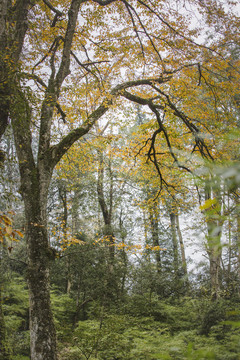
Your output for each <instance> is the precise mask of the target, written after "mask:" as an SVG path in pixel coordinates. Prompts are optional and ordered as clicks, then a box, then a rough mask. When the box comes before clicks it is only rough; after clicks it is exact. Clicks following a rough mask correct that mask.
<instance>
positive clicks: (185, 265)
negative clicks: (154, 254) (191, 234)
mask: <svg viewBox="0 0 240 360" xmlns="http://www.w3.org/2000/svg"><path fill="white" fill-rule="evenodd" d="M175 216H176V229H177V234H178V239H179V244H180V252H181V259H182V269H183V274H184V278H185V279H184V280H185V281H184V282H185V284H186V286H187V287H188V286H189V282H188V271H187V261H186V255H185V247H184V243H183V238H182V232H181V229H180V224H179V216H178V214H176V215H175Z"/></svg>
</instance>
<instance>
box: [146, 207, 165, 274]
mask: <svg viewBox="0 0 240 360" xmlns="http://www.w3.org/2000/svg"><path fill="white" fill-rule="evenodd" d="M149 219H150V225H151V233H152V244H153V246H159V226H158V206H157V203H156V201H154V202H153V204H152V205H151V207H150V209H149ZM154 252H155V259H156V264H157V273H158V274H160V273H161V270H162V263H161V255H160V250H154Z"/></svg>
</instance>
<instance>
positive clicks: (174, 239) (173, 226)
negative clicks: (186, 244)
mask: <svg viewBox="0 0 240 360" xmlns="http://www.w3.org/2000/svg"><path fill="white" fill-rule="evenodd" d="M169 217H170V222H171V232H172V244H173V268H174V274H175V279H177V278H178V269H179V259H178V242H177V233H176V215H175V213H174V212H173V211H172V210H171V211H170V214H169Z"/></svg>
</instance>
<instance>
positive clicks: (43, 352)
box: [24, 184, 57, 360]
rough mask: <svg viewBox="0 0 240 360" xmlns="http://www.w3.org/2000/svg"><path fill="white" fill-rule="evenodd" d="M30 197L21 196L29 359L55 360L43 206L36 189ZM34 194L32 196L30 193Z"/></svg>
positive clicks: (49, 256) (48, 261)
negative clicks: (29, 347)
mask: <svg viewBox="0 0 240 360" xmlns="http://www.w3.org/2000/svg"><path fill="white" fill-rule="evenodd" d="M34 192H35V194H36V195H35V199H34V201H33V195H32V196H30V195H26V194H24V200H25V215H26V221H27V224H26V237H27V248H28V259H29V263H28V286H29V300H30V301H29V306H30V339H31V359H33V360H56V359H57V355H56V333H55V327H54V322H53V315H52V311H51V305H50V285H49V267H50V261H51V260H53V258H54V256H53V253H52V252H51V249H50V248H49V244H48V236H47V227H46V219H45V218H43V216H42V214H45V209H43V207H44V204H43V203H42V202H41V201H39V200H40V199H39V198H37V197H38V196H37V194H39V193H40V191H39V187H38V188H37V184H36V185H35V189H34ZM33 194H34V193H33Z"/></svg>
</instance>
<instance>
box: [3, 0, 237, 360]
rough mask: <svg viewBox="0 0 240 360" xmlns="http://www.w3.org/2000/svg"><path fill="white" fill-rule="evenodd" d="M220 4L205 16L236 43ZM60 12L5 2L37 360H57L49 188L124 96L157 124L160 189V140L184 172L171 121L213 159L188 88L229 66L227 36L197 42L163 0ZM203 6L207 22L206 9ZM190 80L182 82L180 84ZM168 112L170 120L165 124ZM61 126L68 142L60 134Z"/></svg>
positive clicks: (78, 4) (7, 108) (102, 2)
mask: <svg viewBox="0 0 240 360" xmlns="http://www.w3.org/2000/svg"><path fill="white" fill-rule="evenodd" d="M212 3H214V7H213V10H212V13H214V15H215V16H214V17H213V19H212V18H210V17H209V16H207V17H206V21H207V24H208V26H209V27H212V28H214V26H215V23H214V21H216V22H218V23H220V21H221V23H224V24H225V27H224V29H226V26H227V24H228V25H229V28H230V25H231V31H230V34H229V35H228V37H229V38H231V39H232V40H233V41H234V35H233V34H234V30H235V28H234V27H235V26H236V23H237V20H238V19H237V17H236V16H235V17H234V16H233V15H232V14H230V13H229V14H226V13H225V12H224V11H223V9H221V8H220V7H219V5H218V3H215V1H212V2H211V4H212ZM4 4H5V3H4ZM184 4H185V2H184ZM54 5H55V6H54ZM54 5H53V4H52V3H50V2H49V1H48V0H44V1H43V2H39V3H36V4H34V6H33V7H31V8H30V6H31V4H30V2H28V1H25V0H19V1H17V2H16V3H15V4H14V5H13V6H12V7H11V8H9V11H7V10H6V9H7V2H6V4H5V7H3V9H5V10H4V11H5V12H4V14H3V17H2V18H1V21H2V22H3V25H4V26H5V25H6V26H5V27H4V29H5V30H4V31H3V32H2V33H1V35H2V36H3V40H2V43H3V45H4V46H3V49H4V51H3V52H1V54H2V55H1V56H2V59H1V64H2V65H1V69H0V70H1V74H3V73H6V74H7V75H11V76H9V77H8V79H10V80H9V81H7V83H6V84H5V82H4V81H2V84H3V86H2V94H1V95H3V96H1V99H3V98H4V100H3V110H4V113H3V115H2V123H1V124H3V131H4V129H5V124H6V119H7V116H8V114H10V118H11V123H12V127H13V133H14V139H15V145H16V149H17V155H18V162H19V170H20V177H21V187H20V192H21V195H22V197H23V200H24V204H25V217H26V238H27V247H28V284H29V293H30V334H31V357H32V358H33V359H34V360H42V359H44V360H50V359H51V360H55V359H57V350H56V334H55V328H54V323H53V316H52V312H51V305H50V294H49V267H50V263H51V261H52V260H53V255H52V251H50V250H51V249H50V244H49V241H48V232H47V198H48V189H49V185H50V182H51V178H52V173H53V170H54V168H55V166H56V165H57V163H58V162H59V161H60V159H61V158H62V156H63V155H64V154H65V153H66V152H67V151H68V149H69V148H70V147H71V146H72V145H73V144H74V142H76V141H77V140H78V139H80V138H81V137H83V136H84V135H85V134H87V133H88V132H89V131H90V129H91V128H92V126H93V125H94V124H95V123H96V121H97V120H98V119H100V118H101V117H102V116H103V115H104V114H106V112H107V111H108V110H109V109H114V106H117V105H118V100H117V99H118V98H124V99H126V100H129V101H131V102H134V103H136V104H140V105H145V106H147V107H148V109H149V111H150V112H151V113H153V114H154V116H155V117H156V120H157V129H156V130H155V132H154V134H153V136H152V140H151V141H152V146H151V149H152V152H151V153H150V154H149V156H150V158H151V161H153V162H154V164H155V166H156V167H157V169H158V173H159V176H160V179H161V187H162V184H164V179H163V177H162V173H161V171H160V168H159V166H158V159H157V156H156V152H155V148H154V141H155V139H156V137H157V136H158V135H160V136H162V138H163V139H164V140H165V141H166V143H167V146H168V149H169V154H170V155H171V157H172V159H173V162H174V163H175V164H177V165H178V166H180V167H181V168H186V167H185V166H184V165H183V164H181V163H179V161H178V158H177V156H176V153H175V152H174V150H173V147H172V143H171V140H172V139H171V135H170V134H169V132H168V131H167V126H169V124H170V123H172V125H173V126H179V124H182V126H179V128H180V130H181V131H182V132H183V131H185V130H187V132H188V135H187V138H188V142H187V144H188V146H189V147H191V149H192V151H199V152H200V153H201V154H202V155H203V156H205V157H210V158H211V157H212V155H211V153H210V152H209V151H208V147H207V141H205V139H204V137H203V136H201V131H202V130H203V129H204V127H205V123H203V124H201V121H199V120H198V119H194V118H191V116H190V115H189V113H188V112H186V114H185V111H186V106H187V105H188V103H189V101H187V100H186V99H188V95H189V90H188V89H186V88H185V83H186V82H187V80H188V81H189V82H191V83H192V84H195V85H192V88H194V86H195V87H197V86H198V85H199V87H201V86H202V84H203V82H204V81H205V82H206V84H207V81H206V77H207V74H208V73H209V72H210V71H211V72H215V71H216V72H217V73H221V71H224V66H225V60H224V59H225V53H224V50H225V46H224V42H223V41H222V38H221V37H220V36H219V38H218V39H217V40H216V41H215V42H214V40H212V42H211V41H209V44H207V45H206V46H205V45H202V44H197V42H196V40H195V37H196V34H197V32H196V30H192V29H191V28H190V29H189V28H188V27H187V26H185V15H182V14H181V11H179V12H178V11H177V9H178V7H179V5H178V2H176V7H175V8H174V5H172V8H171V9H169V8H168V7H166V8H164V7H162V5H161V4H159V2H158V1H153V2H147V1H146V2H145V1H142V0H138V1H137V2H136V3H134V2H127V1H126V0H122V1H115V0H95V1H93V2H91V3H90V2H89V1H88V0H72V1H71V2H70V3H62V2H60V1H59V2H58V1H56V2H55V4H54ZM183 6H186V5H183ZM196 6H197V5H196ZM199 6H200V11H202V12H204V11H205V10H206V14H208V12H209V8H208V5H202V4H199ZM58 8H61V10H62V11H60V10H59V9H58ZM205 8H206V9H205ZM220 10H221V11H220ZM199 14H200V12H199ZM199 16H200V15H199ZM27 23H28V29H29V30H28V32H27V33H26V31H27V26H26V24H27ZM113 24H114V26H115V28H114V29H115V30H114V29H113ZM153 28H154V29H155V31H154V33H153ZM7 29H10V30H9V32H8V31H7ZM227 31H228V29H227ZM8 44H10V45H11V46H10V47H9V46H8ZM220 45H221V47H220ZM27 47H28V49H27ZM9 48H10V53H11V55H9ZM217 48H218V49H219V50H218V51H217V50H216V49H217ZM22 49H24V51H22ZM20 54H22V58H21V62H20V61H19V59H20ZM6 57H7V60H6ZM8 59H10V60H8ZM203 64H207V65H206V66H205V67H203ZM5 67H7V70H6V68H5ZM136 68H137V69H136ZM222 69H223V70H222ZM232 71H233V72H235V70H234V69H233V70H232ZM146 74H147V75H146ZM182 75H184V78H185V80H184V81H182V80H180V79H181V76H182ZM1 76H3V75H1ZM28 81H29V82H28ZM116 84H117V85H116ZM206 84H203V85H204V86H205V85H206ZM234 84H235V83H234ZM230 89H231V88H230V87H228V90H229V91H230ZM190 90H192V89H190ZM194 90H195V92H194V94H195V93H197V89H195V88H194ZM9 95H10V96H9ZM209 96H213V95H212V94H209ZM6 99H7V101H6ZM185 100H186V104H185V106H184V101H185ZM63 101H64V104H63ZM178 102H179V104H178ZM166 112H167V113H168V114H169V117H168V122H167V123H166V124H164V121H165V120H164V114H165V113H166ZM201 120H205V119H201ZM203 122H204V121H203ZM58 126H59V127H60V129H62V135H61V136H59V135H58V133H57V132H56V131H55V129H56V128H57V127H58ZM1 131H2V130H1ZM181 131H180V132H181ZM36 139H38V140H37V146H36ZM36 149H37V150H36Z"/></svg>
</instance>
